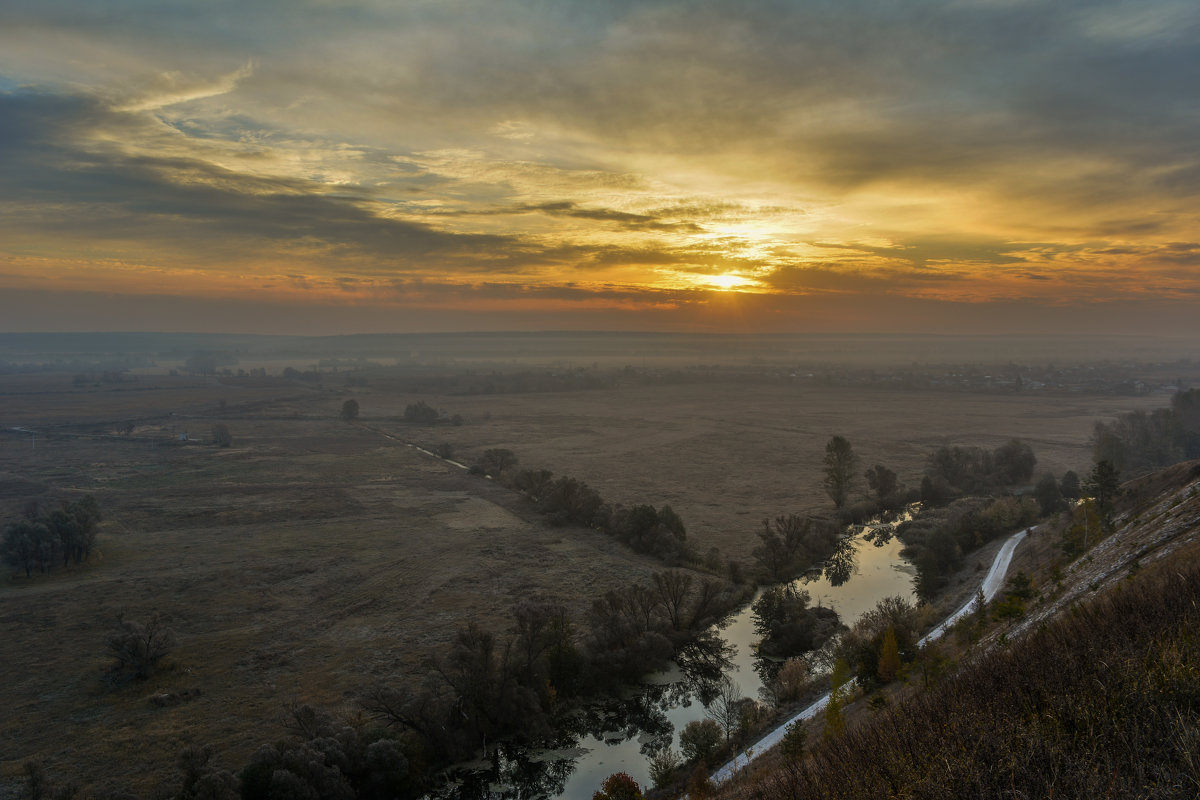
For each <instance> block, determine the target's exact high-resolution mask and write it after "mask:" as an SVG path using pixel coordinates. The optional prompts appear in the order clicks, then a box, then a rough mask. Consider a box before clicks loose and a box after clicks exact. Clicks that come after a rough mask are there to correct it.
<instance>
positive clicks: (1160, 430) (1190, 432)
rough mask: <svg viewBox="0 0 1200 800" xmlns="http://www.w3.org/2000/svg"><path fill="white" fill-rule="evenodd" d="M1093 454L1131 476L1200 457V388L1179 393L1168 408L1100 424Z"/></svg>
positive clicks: (1094, 435)
mask: <svg viewBox="0 0 1200 800" xmlns="http://www.w3.org/2000/svg"><path fill="white" fill-rule="evenodd" d="M1092 445H1093V455H1094V457H1095V460H1096V461H1097V462H1100V461H1108V462H1110V463H1111V464H1112V465H1113V467H1114V468H1115V469H1116V470H1117V471H1118V472H1121V473H1123V474H1125V475H1127V476H1129V477H1138V476H1140V475H1144V474H1146V473H1148V472H1152V471H1154V470H1156V469H1158V468H1160V467H1167V466H1170V465H1171V464H1175V463H1178V462H1180V461H1186V460H1188V459H1192V458H1200V389H1189V390H1187V391H1183V392H1176V393H1175V394H1174V395H1173V396H1172V397H1171V405H1170V407H1168V408H1159V409H1155V410H1154V411H1151V412H1149V413H1147V412H1145V411H1128V412H1126V413H1124V414H1118V415H1117V418H1116V419H1115V420H1113V421H1112V422H1096V424H1095V426H1094V427H1093V430H1092Z"/></svg>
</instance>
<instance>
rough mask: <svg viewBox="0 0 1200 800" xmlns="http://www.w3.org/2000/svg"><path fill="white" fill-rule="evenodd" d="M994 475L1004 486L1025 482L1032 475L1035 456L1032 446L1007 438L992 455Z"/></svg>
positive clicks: (1035, 461)
mask: <svg viewBox="0 0 1200 800" xmlns="http://www.w3.org/2000/svg"><path fill="white" fill-rule="evenodd" d="M992 458H993V464H994V465H995V470H996V477H997V479H998V480H999V482H1000V483H1001V484H1003V485H1005V486H1013V485H1016V484H1021V483H1025V482H1026V481H1028V480H1029V479H1030V478H1032V477H1033V467H1034V465H1035V464H1037V458H1036V457H1035V456H1034V455H1033V448H1032V447H1030V446H1029V445H1028V444H1026V443H1025V442H1022V441H1021V440H1020V439H1009V440H1008V441H1007V442H1005V443H1004V444H1002V445H1000V446H999V447H997V448H996V450H995V453H994V454H993V456H992Z"/></svg>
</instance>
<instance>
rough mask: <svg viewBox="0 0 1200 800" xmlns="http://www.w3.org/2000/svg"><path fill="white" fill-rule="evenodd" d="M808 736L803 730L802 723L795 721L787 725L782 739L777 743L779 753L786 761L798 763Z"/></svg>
mask: <svg viewBox="0 0 1200 800" xmlns="http://www.w3.org/2000/svg"><path fill="white" fill-rule="evenodd" d="M807 739H808V735H807V732H806V731H805V730H804V722H803V721H796V722H793V723H792V724H791V725H788V728H787V731H786V732H785V733H784V734H783V739H781V740H780V742H779V752H780V753H782V754H783V757H784V758H785V759H787V760H788V761H799V760H800V758H801V757H802V756H803V755H804V746H805V744H807Z"/></svg>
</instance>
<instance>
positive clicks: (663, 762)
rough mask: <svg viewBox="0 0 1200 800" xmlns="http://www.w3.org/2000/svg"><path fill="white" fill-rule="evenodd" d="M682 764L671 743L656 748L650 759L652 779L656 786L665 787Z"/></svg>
mask: <svg viewBox="0 0 1200 800" xmlns="http://www.w3.org/2000/svg"><path fill="white" fill-rule="evenodd" d="M682 764H683V761H682V760H681V759H680V758H679V754H678V753H676V752H675V751H674V750H673V749H672V748H671V746H670V745H667V746H666V747H660V748H658V749H657V750H655V751H654V752H653V753H652V754H651V755H650V759H649V767H650V780H652V781H653V782H654V788H656V789H662V788H665V787H666V786H667V785H668V784H669V783H670V782H671V778H672V777H674V775H675V770H677V769H679V767H680V766H681V765H682Z"/></svg>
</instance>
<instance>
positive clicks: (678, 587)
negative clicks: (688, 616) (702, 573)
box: [652, 569, 692, 631]
mask: <svg viewBox="0 0 1200 800" xmlns="http://www.w3.org/2000/svg"><path fill="white" fill-rule="evenodd" d="M652 577H653V579H654V589H655V591H656V592H657V593H658V597H659V599H660V600H661V601H662V605H663V608H664V609H665V610H666V612H667V618H668V619H669V620H670V621H671V627H672V628H673V629H674V630H677V631H679V630H683V612H684V607H685V604H686V603H687V598H688V594H689V593H690V592H691V588H692V576H691V575H689V574H688V573H686V572H682V571H680V570H677V569H671V570H666V571H664V572H656V573H654V575H653V576H652Z"/></svg>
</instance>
